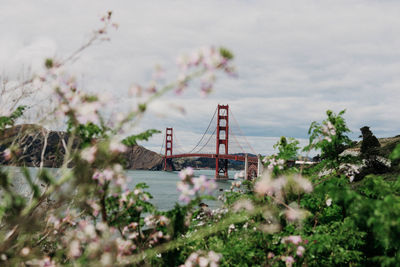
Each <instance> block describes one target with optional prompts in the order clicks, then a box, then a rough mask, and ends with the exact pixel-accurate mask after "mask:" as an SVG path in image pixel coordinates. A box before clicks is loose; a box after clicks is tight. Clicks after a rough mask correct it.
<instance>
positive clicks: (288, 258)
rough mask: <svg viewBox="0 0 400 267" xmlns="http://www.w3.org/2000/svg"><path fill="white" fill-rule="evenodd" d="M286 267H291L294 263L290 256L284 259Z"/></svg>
mask: <svg viewBox="0 0 400 267" xmlns="http://www.w3.org/2000/svg"><path fill="white" fill-rule="evenodd" d="M285 263H286V266H292V265H293V263H294V258H293V257H292V256H287V257H285Z"/></svg>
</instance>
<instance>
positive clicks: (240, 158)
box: [164, 154, 258, 163]
mask: <svg viewBox="0 0 400 267" xmlns="http://www.w3.org/2000/svg"><path fill="white" fill-rule="evenodd" d="M195 157H196V158H197V157H198V158H212V159H215V158H219V159H230V160H236V161H245V156H239V155H229V154H219V155H217V154H175V155H169V156H164V158H167V159H174V158H195ZM247 160H248V162H249V163H257V162H258V159H257V157H247Z"/></svg>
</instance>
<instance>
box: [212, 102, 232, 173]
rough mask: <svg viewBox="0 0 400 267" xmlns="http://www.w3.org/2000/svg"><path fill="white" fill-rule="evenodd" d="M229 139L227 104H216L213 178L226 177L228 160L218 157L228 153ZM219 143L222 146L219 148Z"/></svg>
mask: <svg viewBox="0 0 400 267" xmlns="http://www.w3.org/2000/svg"><path fill="white" fill-rule="evenodd" d="M228 140H229V105H218V111H217V150H216V155H215V156H216V157H215V178H216V179H227V178H228V160H227V159H220V158H219V155H220V154H225V155H228V154H229V153H228V143H229V142H228ZM221 145H223V146H224V147H223V148H222V152H223V153H220V152H221V150H220V148H221Z"/></svg>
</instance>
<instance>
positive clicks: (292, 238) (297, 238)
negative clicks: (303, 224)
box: [282, 235, 303, 245]
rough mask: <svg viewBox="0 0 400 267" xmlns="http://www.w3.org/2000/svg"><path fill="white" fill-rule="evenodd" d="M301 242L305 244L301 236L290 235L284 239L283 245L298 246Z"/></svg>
mask: <svg viewBox="0 0 400 267" xmlns="http://www.w3.org/2000/svg"><path fill="white" fill-rule="evenodd" d="M301 242H303V239H302V238H301V236H299V235H290V236H285V237H284V238H282V243H284V244H288V243H292V244H294V245H298V244H300V243H301Z"/></svg>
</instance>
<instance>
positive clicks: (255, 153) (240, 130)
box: [230, 111, 257, 155]
mask: <svg viewBox="0 0 400 267" xmlns="http://www.w3.org/2000/svg"><path fill="white" fill-rule="evenodd" d="M230 113H231V115H232V117H233V120H234V121H235V123H236V125H237V126H238V128H239V132H240V133H241V134H242V136H243V138H244V140H245V141H246V143H247V145H248V146H249V148H250V150H251V151H252V152H253V153H254V155H257V152H256V151H255V150H254V149H253V147H252V146H251V145H250V143H249V141H247V138H246V136H245V135H244V134H243V132H242V129H241V128H240V126H239V123H238V122H237V121H236V118H235V115H233V113H232V111H230Z"/></svg>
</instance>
